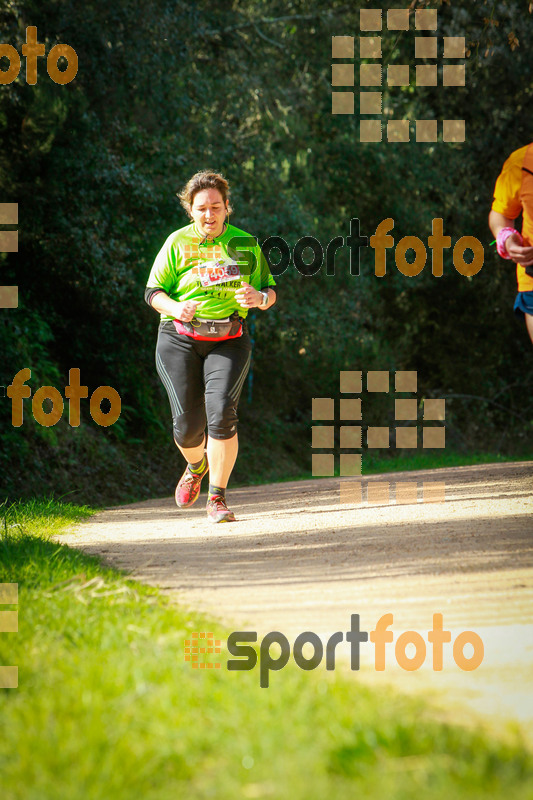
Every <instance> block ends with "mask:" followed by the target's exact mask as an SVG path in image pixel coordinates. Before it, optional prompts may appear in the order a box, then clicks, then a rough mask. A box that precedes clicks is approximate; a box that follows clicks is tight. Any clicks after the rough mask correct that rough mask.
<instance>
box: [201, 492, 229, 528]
mask: <svg viewBox="0 0 533 800" xmlns="http://www.w3.org/2000/svg"><path fill="white" fill-rule="evenodd" d="M206 508H207V519H208V520H209V522H235V514H234V513H233V511H230V510H229V508H228V507H227V505H226V501H225V499H224V498H223V497H221V496H220V495H219V494H215V495H213V497H210V498H209V500H208V501H207V506H206Z"/></svg>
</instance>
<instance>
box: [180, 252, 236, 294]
mask: <svg viewBox="0 0 533 800" xmlns="http://www.w3.org/2000/svg"><path fill="white" fill-rule="evenodd" d="M192 274H193V275H195V276H196V277H197V278H198V279H199V280H200V283H201V284H202V286H204V287H206V286H217V285H218V284H220V283H227V282H228V281H235V280H238V279H239V278H240V277H241V272H240V269H239V265H238V264H236V263H235V261H231V260H229V259H226V260H225V259H223V258H220V259H218V260H217V261H206V262H205V263H204V264H198V265H197V266H196V267H193V268H192Z"/></svg>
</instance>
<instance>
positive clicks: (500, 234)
mask: <svg viewBox="0 0 533 800" xmlns="http://www.w3.org/2000/svg"><path fill="white" fill-rule="evenodd" d="M520 214H522V233H519V232H518V231H517V230H516V229H515V227H514V221H515V219H516V218H517V217H518V216H519V215H520ZM489 226H490V229H491V231H492V233H493V234H494V236H495V237H496V246H497V248H498V253H499V254H500V256H501V257H502V258H506V259H510V260H512V261H514V262H515V264H516V278H517V282H518V294H517V296H516V300H515V304H514V310H515V312H516V313H517V314H518V315H519V316H524V317H525V321H526V327H527V331H528V333H529V338H530V339H531V341H532V342H533V143H531V144H529V145H526V146H525V147H521V148H520V149H519V150H515V151H514V152H513V153H511V155H510V156H509V158H508V159H507V161H506V162H505V164H504V165H503V168H502V171H501V173H500V175H499V176H498V180H497V181H496V186H495V187H494V200H493V203H492V209H491V212H490V214H489Z"/></svg>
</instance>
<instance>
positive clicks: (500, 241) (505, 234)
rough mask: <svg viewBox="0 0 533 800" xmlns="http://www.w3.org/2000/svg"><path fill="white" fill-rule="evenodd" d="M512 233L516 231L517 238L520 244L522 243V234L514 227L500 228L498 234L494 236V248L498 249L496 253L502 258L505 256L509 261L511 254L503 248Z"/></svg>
mask: <svg viewBox="0 0 533 800" xmlns="http://www.w3.org/2000/svg"><path fill="white" fill-rule="evenodd" d="M513 233H516V235H517V236H518V238H519V239H520V246H522V245H523V244H524V240H523V239H522V234H520V233H519V232H518V231H517V230H516V229H515V228H502V229H501V230H500V231H498V235H497V236H496V250H497V251H498V255H500V256H501V257H502V258H506V259H508V260H509V261H510V260H511V256H510V255H509V253H508V252H507V250H506V249H505V242H506V241H507V239H508V238H509V236H512V235H513Z"/></svg>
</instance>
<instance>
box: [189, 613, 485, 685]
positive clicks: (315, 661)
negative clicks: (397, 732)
mask: <svg viewBox="0 0 533 800" xmlns="http://www.w3.org/2000/svg"><path fill="white" fill-rule="evenodd" d="M393 622H394V617H393V615H392V614H384V615H383V616H382V617H380V619H379V620H378V622H377V624H376V627H375V628H374V630H373V631H370V634H369V633H368V631H363V630H361V628H360V624H359V614H352V615H351V628H350V630H349V631H346V634H343V633H342V631H337V632H336V633H334V634H332V635H331V636H330V637H329V639H328V641H327V642H326V647H325V654H326V658H325V661H326V669H327V670H334V669H335V655H336V648H337V646H338V645H339V644H340V643H341V642H343V641H344V640H345V639H344V637H345V636H346V642H348V643H349V645H350V668H351V669H352V670H359V669H360V649H361V644H363V643H365V642H368V640H369V638H370V642H371V643H372V644H373V645H374V669H375V670H376V671H377V672H383V670H385V668H386V664H387V654H386V645H387V644H391V643H392V642H393V641H394V634H393V632H392V631H391V630H389V628H390V627H391V625H392V624H393ZM451 640H452V634H451V631H447V630H444V628H443V616H442V614H433V628H432V630H430V631H428V632H427V642H428V644H429V645H431V650H432V668H433V670H434V672H440V671H442V669H443V660H444V645H445V644H450V643H451ZM249 642H257V632H256V631H234V632H233V633H231V634H230V635H229V636H228V641H227V648H228V652H229V653H230V654H231V655H232V656H237V658H234V659H228V661H227V662H226V665H227V669H228V670H229V671H231V672H233V671H249V670H252V669H254V668H255V667H256V666H257V663H258V662H259V685H260V686H261V688H262V689H266V688H268V686H269V683H270V673H271V672H279V671H280V670H281V669H283V667H285V666H287V664H288V663H289V658H290V655H291V646H290V643H289V640H288V639H287V637H286V636H285V635H284V634H283V633H280V632H279V631H271V632H270V633H267V634H266V636H264V637H263V639H262V640H261V643H260V645H259V654H258V653H257V650H256V649H255V648H254V647H252V646H251V645H250V644H245V643H249ZM306 645H307V646H308V649H311V650H312V654H311V655H305V654H304V647H305V646H306ZM272 646H277V648H279V654H278V655H274V654H273V653H272V652H271V648H272ZM467 646H469V647H470V648H471V649H472V653H471V655H470V656H468V655H465V648H466V647H467ZM408 648H409V650H410V651H412V650H414V652H413V653H412V654H408V652H407V650H408ZM427 650H428V647H427V646H426V641H425V639H424V638H423V637H422V636H421V634H420V633H417V632H416V631H405V632H404V633H402V634H400V636H398V638H397V639H396V643H395V646H394V657H395V660H396V663H397V665H398V666H399V667H401V669H403V670H407V671H409V672H412V671H414V670H417V669H420V667H421V666H422V665H423V664H424V663H425V661H426V655H427ZM214 652H216V653H220V652H221V642H220V640H218V639H217V640H215V639H214V634H213V633H206V632H200V633H193V634H192V639H187V640H186V641H185V661H186V662H189V663H190V664H191V666H192V667H193V668H195V669H220V668H221V662H220V661H216V662H213V661H205V660H202V661H200V655H208V654H212V653H214ZM452 654H453V659H454V661H455V663H456V665H457V666H458V667H459V669H461V670H464V671H467V672H470V671H472V670H475V669H477V668H478V667H479V665H480V664H481V663H482V661H483V656H484V654H485V648H484V645H483V641H482V639H481V637H480V636H479V635H478V634H477V633H474V631H463V632H462V633H460V634H459V635H458V636H457V637H456V638H455V640H454V642H453V645H452ZM292 656H293V659H294V662H295V664H296V665H297V666H298V667H299V668H300V669H303V670H306V671H310V670H313V669H316V668H317V667H318V666H319V665H320V664H321V663H322V661H323V659H324V645H323V643H322V639H321V638H320V636H319V635H318V634H317V633H313V631H304V632H303V633H300V634H299V636H297V637H296V639H295V640H294V644H293V647H292Z"/></svg>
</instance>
